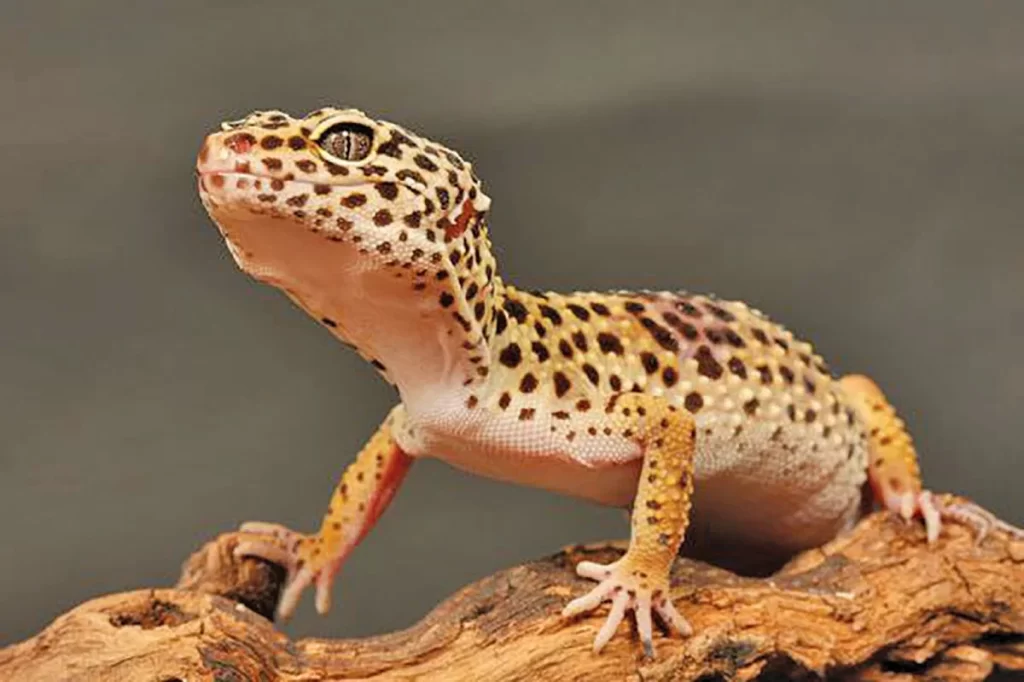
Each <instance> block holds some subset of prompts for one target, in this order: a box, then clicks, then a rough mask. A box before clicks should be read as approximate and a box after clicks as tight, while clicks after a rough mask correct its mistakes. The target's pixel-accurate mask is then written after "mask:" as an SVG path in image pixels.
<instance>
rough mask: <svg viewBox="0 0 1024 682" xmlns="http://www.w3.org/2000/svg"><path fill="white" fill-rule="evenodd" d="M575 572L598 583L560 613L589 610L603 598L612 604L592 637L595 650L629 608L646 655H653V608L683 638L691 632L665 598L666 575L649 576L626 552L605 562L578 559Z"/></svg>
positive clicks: (601, 645) (598, 648)
mask: <svg viewBox="0 0 1024 682" xmlns="http://www.w3.org/2000/svg"><path fill="white" fill-rule="evenodd" d="M576 573H577V574H578V575H580V576H581V577H584V578H590V579H591V580H597V581H598V585H597V587H595V588H594V589H592V590H591V591H590V592H588V593H587V594H585V595H583V596H582V597H578V598H576V599H573V600H572V601H571V602H569V603H568V604H566V606H565V608H564V609H562V615H563V616H566V617H571V616H575V615H578V614H581V613H586V612H588V611H592V610H594V609H595V608H597V607H598V606H600V605H601V604H602V603H604V602H605V601H611V603H612V607H611V611H610V612H609V614H608V618H607V619H606V620H605V622H604V625H603V626H602V627H601V629H600V630H599V631H598V633H597V637H595V638H594V652H595V653H598V652H600V651H601V649H602V648H604V645H605V644H607V643H608V640H610V639H611V638H612V635H614V634H615V630H616V629H617V628H618V627H619V624H620V623H621V622H622V620H623V618H624V616H625V613H626V611H627V610H630V609H632V611H633V613H634V615H635V617H636V626H637V631H638V632H639V634H640V641H641V643H642V644H643V647H644V653H645V654H646V655H647V657H648V658H652V659H653V658H654V642H653V631H652V627H651V610H652V608H653V610H654V612H655V613H657V614H658V616H659V617H660V618H661V620H662V622H664V623H665V625H667V626H668V627H669V628H671V629H672V630H675V631H676V632H678V633H679V634H681V635H683V636H684V637H685V636H688V635H690V634H692V633H693V628H691V627H690V624H689V623H688V622H687V621H686V618H684V617H683V615H682V614H680V613H679V611H677V610H676V607H675V606H674V605H673V604H672V600H671V599H669V597H668V593H669V590H668V587H669V585H668V576H667V575H666V576H661V577H659V578H653V577H651V576H649V575H648V574H647V573H646V572H644V571H642V570H639V569H638V568H636V567H635V565H634V562H633V561H632V560H631V559H630V557H629V555H626V556H624V557H623V558H621V559H619V560H618V561H616V562H614V563H611V564H607V565H602V564H597V563H594V562H591V561H581V562H580V563H579V564H577V566H576Z"/></svg>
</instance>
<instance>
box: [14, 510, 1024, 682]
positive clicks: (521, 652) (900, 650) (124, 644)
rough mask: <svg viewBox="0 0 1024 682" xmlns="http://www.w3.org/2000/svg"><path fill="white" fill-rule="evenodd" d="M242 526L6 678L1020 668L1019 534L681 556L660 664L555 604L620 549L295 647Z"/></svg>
mask: <svg viewBox="0 0 1024 682" xmlns="http://www.w3.org/2000/svg"><path fill="white" fill-rule="evenodd" d="M238 537H239V536H238V535H237V534H226V535H222V536H220V537H218V538H216V539H215V540H213V541H212V542H210V543H209V544H207V545H206V546H205V547H203V548H202V549H201V550H200V551H198V552H196V553H195V554H194V555H193V556H192V557H191V558H190V559H189V560H188V561H187V562H186V564H185V567H184V570H183V574H182V578H181V580H180V581H179V583H178V585H177V586H175V587H174V588H168V589H151V590H138V591H134V592H125V593H121V594H114V595H109V596H106V597H101V598H99V599H94V600H92V601H89V602H86V603H84V604H81V605H80V606H78V607H76V608H74V609H73V610H71V611H70V612H68V613H66V614H65V615H63V616H61V617H59V618H57V620H55V621H54V622H53V623H52V624H51V625H50V626H49V627H48V628H46V629H45V630H44V631H42V632H41V633H39V634H38V635H36V636H35V637H33V638H31V639H29V640H26V641H24V642H21V643H19V644H15V645H13V646H10V647H8V648H6V649H3V650H0V680H5V681H6V680H17V681H22V680H25V681H35V680H46V681H50V680H76V681H77V680H104V681H111V682H118V681H121V680H131V681H133V682H134V681H139V680H144V681H153V682H173V681H175V680H180V681H187V682H199V681H200V680H218V681H235V680H238V681H241V680H268V681H269V680H281V681H287V682H293V681H298V680H323V679H339V680H365V679H374V680H412V679H417V680H647V681H652V680H694V679H700V680H702V681H704V682H711V681H716V680H789V679H794V680H814V679H822V678H825V679H837V680H912V679H930V680H951V681H954V680H982V679H986V678H987V677H988V676H990V675H992V674H994V673H996V672H999V671H1001V672H1002V673H1004V674H1009V675H1011V676H1013V677H1016V675H1017V674H1019V675H1020V676H1021V679H1024V543H1022V542H1020V541H1016V542H1014V541H1011V540H1009V539H1008V538H1007V537H1006V536H1005V535H1002V534H1000V533H993V534H991V535H990V536H989V537H988V538H987V539H986V540H985V541H984V543H983V544H982V545H981V546H976V545H975V543H974V541H973V537H972V535H971V533H970V532H969V531H968V530H967V529H966V528H963V527H959V526H956V525H948V526H947V529H946V531H945V532H944V533H943V536H942V538H941V539H940V541H939V543H938V544H937V545H936V546H934V547H928V546H926V544H925V543H924V531H923V529H922V528H921V527H920V526H919V525H917V524H914V525H905V524H902V523H901V522H899V521H897V520H895V519H894V518H893V517H891V516H889V515H887V514H881V513H880V514H875V515H872V516H870V517H868V518H867V519H865V520H864V521H862V522H861V523H860V524H859V525H858V527H857V528H856V529H855V530H854V531H853V532H852V533H851V534H849V535H848V536H846V537H843V538H840V539H838V540H835V541H833V542H832V543H830V544H829V545H827V546H826V547H824V548H822V549H817V550H812V551H809V552H805V553H804V554H802V555H800V556H798V557H796V558H795V559H794V560H793V561H791V562H790V563H789V564H788V565H787V566H786V567H785V568H784V569H783V570H782V571H780V572H779V573H778V574H776V575H775V576H773V577H771V578H767V579H751V578H740V577H737V576H735V575H733V574H731V573H728V572H726V571H723V570H721V569H717V568H713V567H711V566H708V565H705V564H700V563H697V562H693V561H689V560H686V559H680V560H679V561H677V562H676V566H675V569H674V571H673V580H672V584H673V596H674V597H675V599H676V604H677V606H678V607H679V609H680V610H681V611H682V612H683V613H684V614H685V615H686V616H687V617H688V618H689V620H690V622H691V623H692V624H693V626H694V629H695V632H696V634H695V635H694V636H693V637H691V638H689V639H685V640H684V639H668V638H666V637H665V636H664V635H660V636H656V639H655V645H656V647H657V653H658V656H657V659H656V660H655V661H646V660H644V659H643V657H642V653H641V649H640V646H639V644H638V642H637V640H636V636H635V632H633V631H631V629H630V628H629V627H627V626H625V625H623V626H622V627H621V628H620V631H619V632H618V634H617V635H616V637H615V638H614V639H613V640H612V642H611V644H609V646H608V647H607V648H606V649H605V651H604V652H603V653H602V654H601V655H594V654H593V653H591V650H590V646H591V641H592V640H593V637H594V634H595V632H596V629H597V628H598V627H599V626H600V623H601V620H602V619H603V617H604V615H605V614H606V613H607V607H603V608H601V609H599V610H598V611H597V612H596V614H595V615H592V616H589V617H585V618H581V619H577V620H573V621H566V620H564V619H562V618H561V617H560V616H559V610H560V609H561V607H562V605H563V604H564V603H565V602H566V600H568V599H569V598H570V597H572V596H576V595H579V594H581V593H582V592H583V591H584V590H586V589H589V588H590V586H591V585H590V584H588V583H587V582H585V581H583V580H581V579H578V578H576V577H575V576H574V573H573V570H572V567H573V565H574V564H575V562H576V561H578V560H580V559H583V558H587V559H590V560H596V561H606V560H608V559H609V558H612V557H614V556H615V555H616V553H617V552H618V551H621V545H618V546H613V545H606V546H601V547H574V548H569V549H566V550H565V551H563V552H560V553H559V554H556V555H554V556H551V557H548V558H545V559H541V560H538V561H534V562H531V563H527V564H524V565H522V566H517V567H515V568H511V569H508V570H505V571H501V572H499V573H496V574H494V575H492V576H490V577H488V578H485V579H484V580H481V581H479V582H477V583H474V584H472V585H469V586H467V587H465V588H463V589H462V590H460V591H459V592H458V593H456V594H455V595H453V596H452V597H450V598H449V599H448V600H446V601H445V602H443V603H442V604H440V605H439V606H438V607H437V608H436V609H434V611H432V612H431V613H430V614H429V615H427V616H426V617H425V618H424V619H423V620H422V621H421V622H419V623H418V624H416V625H414V626H413V627H411V628H409V629H408V630H404V631H401V632H396V633H392V634H388V635H383V636H379V637H370V638H366V639H351V640H327V639H302V640H298V641H291V640H289V639H288V638H287V637H285V636H284V635H283V634H281V633H279V632H278V631H276V630H275V629H274V627H273V625H272V624H271V623H270V622H269V621H268V620H266V619H265V618H264V617H263V616H261V615H259V613H264V614H267V613H270V612H272V610H273V606H274V603H275V601H276V599H277V595H278V592H279V590H280V586H281V579H282V577H283V571H282V570H281V569H280V568H279V567H276V566H273V565H271V564H266V563H263V562H260V561H256V560H251V559H250V560H245V561H241V562H237V561H235V560H234V559H233V558H232V555H231V550H232V548H233V547H234V546H235V544H236V543H237V541H238ZM242 604H246V605H247V606H243V605H242ZM305 607H306V608H310V607H309V606H308V602H307V605H306V606H305ZM1008 671H1016V673H1009V672H1008ZM1001 679H1002V678H1001ZM1005 679H1011V677H1006V678H1005Z"/></svg>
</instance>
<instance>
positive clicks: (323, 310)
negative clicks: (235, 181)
mask: <svg viewBox="0 0 1024 682" xmlns="http://www.w3.org/2000/svg"><path fill="white" fill-rule="evenodd" d="M213 215H214V219H215V221H216V222H217V224H218V226H219V227H220V229H221V232H222V234H223V235H224V238H225V241H226V242H227V245H228V248H229V250H230V251H231V254H232V255H233V256H234V258H235V260H236V262H237V263H238V265H239V267H240V268H241V269H242V270H243V271H245V272H246V273H248V274H249V275H251V276H252V277H254V278H255V279H257V280H260V281H261V282H265V283H267V284H271V285H273V286H274V287H276V288H278V289H281V290H282V291H283V292H284V293H285V294H286V295H287V296H288V297H289V298H291V299H292V300H293V301H294V302H295V303H296V304H297V305H298V306H300V307H301V308H302V309H303V310H305V311H306V312H307V313H308V314H309V315H310V316H311V317H313V318H314V319H316V320H318V321H320V323H321V324H322V325H323V326H325V327H326V328H327V329H328V330H329V331H330V332H331V333H332V334H334V335H335V336H336V337H337V338H339V339H340V340H341V341H343V342H344V343H346V344H348V345H351V346H354V347H355V349H356V350H357V351H358V352H359V353H360V355H362V356H363V357H365V358H366V359H367V360H369V361H370V362H371V363H373V364H374V366H376V367H377V368H378V369H379V370H380V371H381V372H382V374H383V375H384V376H385V378H386V379H387V380H388V381H389V382H391V383H392V384H394V385H395V387H396V388H397V389H398V391H399V393H400V394H401V396H402V400H403V402H404V403H406V404H409V403H413V404H415V403H419V402H421V400H422V399H426V398H427V396H426V395H421V394H423V393H425V392H426V393H429V394H430V397H431V398H432V399H434V400H436V399H437V397H438V392H439V391H440V392H441V393H442V394H443V393H447V391H446V390H445V389H446V388H451V389H452V390H458V389H459V387H460V382H461V380H462V376H463V374H464V368H463V370H462V371H459V369H460V368H459V367H457V366H456V365H457V363H460V362H462V361H461V360H460V357H461V356H462V355H464V354H465V351H464V350H463V351H460V348H459V347H460V344H461V343H462V342H463V335H462V333H461V332H462V330H461V329H460V328H459V327H458V325H455V324H454V323H453V321H452V320H451V318H450V317H449V316H446V315H445V314H444V313H443V311H441V310H440V309H439V308H438V306H437V304H436V302H435V301H434V300H431V299H428V298H427V297H425V296H416V295H411V294H412V293H413V292H411V291H410V286H409V283H408V281H407V280H403V279H399V278H396V277H395V275H394V273H393V272H392V271H389V270H385V269H383V268H379V267H376V266H377V264H378V263H379V259H378V258H375V257H373V256H367V255H366V254H364V253H360V252H359V250H358V249H357V248H356V247H355V246H354V245H352V244H350V243H343V242H332V241H329V240H327V239H325V238H324V237H323V236H322V235H318V234H315V233H312V232H310V231H308V230H304V229H301V228H299V227H298V226H293V225H290V224H288V222H287V221H281V220H279V219H275V218H271V217H267V216H256V215H251V214H248V213H244V212H242V211H233V210H230V209H220V210H216V211H215V212H214V214H213Z"/></svg>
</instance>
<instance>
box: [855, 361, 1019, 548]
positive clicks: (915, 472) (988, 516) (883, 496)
mask: <svg viewBox="0 0 1024 682" xmlns="http://www.w3.org/2000/svg"><path fill="white" fill-rule="evenodd" d="M839 384H840V386H841V387H842V388H843V390H844V391H845V392H846V394H847V396H848V397H849V398H850V400H851V402H852V403H853V405H854V409H855V410H856V412H857V414H858V415H859V416H860V418H861V420H862V421H863V422H864V425H865V427H866V428H867V430H868V434H867V435H868V441H869V448H868V450H869V458H870V459H869V461H868V481H869V482H870V484H871V489H872V491H873V493H874V497H875V499H876V500H878V501H879V502H880V503H881V504H882V506H884V507H885V508H886V509H888V510H889V511H891V512H893V513H895V514H897V515H898V516H900V518H902V519H903V520H904V521H910V520H911V519H913V518H915V517H920V518H921V519H922V520H923V521H924V525H925V534H926V536H927V538H928V543H929V544H932V543H934V542H935V541H936V540H938V538H939V534H940V533H941V531H942V526H943V521H944V520H946V519H948V520H951V521H956V522H957V523H960V524H963V525H965V526H968V527H969V528H971V530H972V531H973V532H974V535H975V542H977V543H981V541H982V540H984V539H985V536H986V535H988V533H989V532H990V531H991V530H992V529H993V528H995V529H998V530H1001V531H1004V532H1006V533H1009V534H1010V535H1012V536H1013V537H1016V538H1024V530H1021V529H1020V528H1017V527H1015V526H1012V525H1010V524H1009V523H1006V522H1005V521H1003V520H1001V519H999V518H997V517H996V516H995V515H994V514H993V513H992V512H990V511H988V510H987V509H984V508H982V507H981V506H979V505H977V504H975V503H973V502H968V501H953V502H943V501H941V500H939V499H937V498H936V497H935V496H934V495H933V494H932V492H931V491H929V490H925V489H924V488H923V487H922V484H921V470H920V467H919V466H918V457H917V451H916V449H915V448H914V443H913V441H912V440H911V438H910V434H909V433H908V432H907V429H906V425H905V424H904V423H903V420H902V419H900V418H899V416H898V415H897V414H896V410H895V409H894V408H893V406H892V405H891V404H890V403H889V401H888V400H887V399H886V397H885V395H884V394H883V393H882V390H881V389H880V388H879V387H878V385H877V384H875V382H874V381H872V380H871V379H869V378H868V377H866V376H863V375H859V374H852V375H849V376H845V377H843V378H842V379H841V380H840V381H839Z"/></svg>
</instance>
